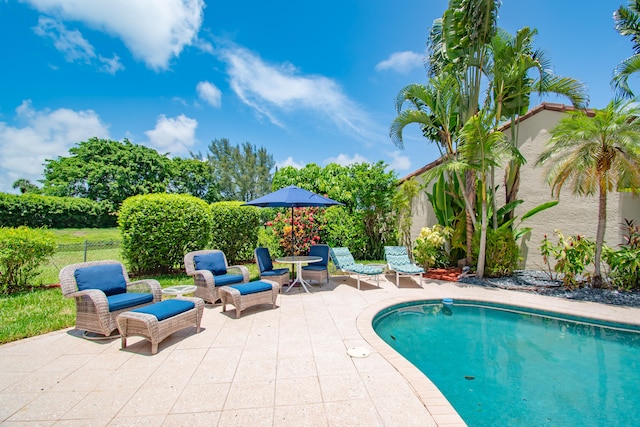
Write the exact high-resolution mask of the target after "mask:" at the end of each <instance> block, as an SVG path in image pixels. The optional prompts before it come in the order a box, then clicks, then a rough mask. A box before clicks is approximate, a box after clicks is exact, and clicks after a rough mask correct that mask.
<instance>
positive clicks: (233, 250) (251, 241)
mask: <svg viewBox="0 0 640 427" xmlns="http://www.w3.org/2000/svg"><path fill="white" fill-rule="evenodd" d="M242 205H243V202H217V203H213V204H212V205H211V247H212V248H215V249H220V250H221V251H223V252H224V254H225V256H226V257H227V261H228V262H229V263H230V264H237V263H238V262H241V261H250V260H252V259H253V250H254V249H255V247H256V244H257V243H258V229H259V228H260V224H261V220H260V209H259V208H256V207H255V206H242Z"/></svg>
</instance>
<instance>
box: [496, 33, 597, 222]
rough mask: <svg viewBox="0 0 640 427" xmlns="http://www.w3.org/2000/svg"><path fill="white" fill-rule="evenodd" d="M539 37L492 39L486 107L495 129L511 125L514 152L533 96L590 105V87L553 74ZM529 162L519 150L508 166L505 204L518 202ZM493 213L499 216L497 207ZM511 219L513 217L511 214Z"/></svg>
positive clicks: (521, 35) (503, 35)
mask: <svg viewBox="0 0 640 427" xmlns="http://www.w3.org/2000/svg"><path fill="white" fill-rule="evenodd" d="M536 34H537V31H536V30H531V29H529V28H528V27H524V28H522V29H520V30H518V31H517V32H516V34H515V36H512V35H511V34H509V33H507V32H506V31H504V30H501V29H498V31H497V32H496V34H495V36H494V37H493V38H492V39H491V45H490V48H491V61H490V64H489V67H487V70H486V73H487V76H488V79H489V91H488V94H489V96H487V98H486V100H485V105H486V108H491V109H493V110H494V111H495V114H494V117H495V129H497V128H498V127H499V126H500V124H501V121H502V120H509V121H510V123H511V125H510V127H509V130H510V138H511V142H512V144H513V147H514V148H516V144H517V141H518V129H519V121H518V118H519V116H522V115H523V114H526V112H527V111H528V110H529V107H530V103H531V94H532V93H538V94H541V95H547V94H555V95H561V96H564V97H566V98H568V99H569V100H570V101H571V103H572V104H573V106H574V107H576V108H584V107H585V106H586V103H587V101H588V97H587V94H586V87H585V85H584V84H583V83H582V82H580V81H578V80H576V79H573V78H571V77H562V76H557V75H554V74H553V73H551V71H550V69H551V66H550V61H549V59H548V58H547V57H546V55H545V54H544V52H543V51H541V50H535V49H534V48H533V38H534V36H535V35H536ZM532 73H533V76H532ZM525 161H526V160H525V159H524V158H523V157H522V156H521V155H520V153H519V152H518V151H517V150H515V151H514V156H513V157H512V159H511V160H510V161H509V163H508V164H507V168H506V169H505V177H504V186H505V204H510V203H513V202H515V201H516V200H517V199H518V190H519V188H520V167H521V166H522V165H523V164H524V163H525ZM492 175H493V172H492ZM493 187H494V185H493V184H492V188H493ZM493 199H494V200H495V197H494V198H493ZM493 212H494V214H495V213H496V209H495V206H494V209H493ZM508 217H509V218H510V217H511V213H510V214H508ZM495 226H496V224H494V227H495Z"/></svg>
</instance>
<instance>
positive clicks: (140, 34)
mask: <svg viewBox="0 0 640 427" xmlns="http://www.w3.org/2000/svg"><path fill="white" fill-rule="evenodd" d="M25 1H26V2H27V3H29V4H31V5H32V6H33V7H34V8H36V9H37V10H39V11H40V12H43V13H47V14H51V15H54V16H56V17H58V18H59V19H62V20H73V21H82V22H83V23H84V24H86V25H87V26H89V27H92V28H94V29H96V30H99V31H104V32H106V33H108V34H111V35H114V36H116V37H118V38H120V39H121V40H122V41H123V42H124V44H125V45H126V46H127V47H128V48H129V50H130V51H131V52H132V54H133V56H135V57H136V58H139V59H141V60H142V61H144V62H145V63H146V64H147V65H148V66H149V67H151V68H153V69H156V70H157V69H166V68H168V67H169V62H170V60H171V59H172V58H174V57H177V56H179V55H180V53H181V52H182V50H183V49H184V47H185V46H189V45H191V44H194V43H195V42H196V41H197V34H198V31H199V30H200V26H201V25H202V20H203V13H204V7H205V3H204V0H162V1H153V2H150V1H149V0H91V1H87V0H25Z"/></svg>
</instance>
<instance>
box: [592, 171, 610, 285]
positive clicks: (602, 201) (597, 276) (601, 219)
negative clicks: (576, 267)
mask: <svg viewBox="0 0 640 427" xmlns="http://www.w3.org/2000/svg"><path fill="white" fill-rule="evenodd" d="M606 186H607V182H606V179H605V177H604V176H602V177H601V178H600V185H599V195H598V230H597V231H596V253H595V256H594V260H593V265H594V272H593V287H594V288H600V287H602V285H603V282H602V273H601V271H600V258H601V257H602V245H603V244H604V232H605V228H606V226H607V187H606Z"/></svg>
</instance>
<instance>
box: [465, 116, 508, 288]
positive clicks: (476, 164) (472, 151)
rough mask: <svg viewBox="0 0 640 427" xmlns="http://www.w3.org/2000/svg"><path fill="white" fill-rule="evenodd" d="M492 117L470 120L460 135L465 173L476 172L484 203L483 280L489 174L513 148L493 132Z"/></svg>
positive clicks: (480, 254) (479, 268)
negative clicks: (468, 171) (467, 171)
mask: <svg viewBox="0 0 640 427" xmlns="http://www.w3.org/2000/svg"><path fill="white" fill-rule="evenodd" d="M492 121H493V118H492V116H491V115H490V114H488V113H487V112H486V111H485V110H481V111H480V112H479V113H478V114H476V115H475V116H473V117H472V118H471V119H469V120H468V121H467V123H466V124H465V125H464V127H463V128H462V131H461V132H460V141H461V144H460V161H461V163H462V164H463V166H464V168H465V169H466V170H473V171H475V172H476V173H477V176H478V177H479V180H480V200H481V203H482V205H481V206H482V207H481V209H482V216H481V223H480V224H481V225H480V227H481V229H480V250H479V252H478V265H477V268H476V275H477V276H478V277H479V278H480V279H482V277H483V276H484V264H485V254H486V243H487V222H488V218H487V180H488V175H489V173H490V171H491V170H492V169H493V168H494V167H496V166H498V167H499V166H500V164H501V160H502V159H503V158H504V157H505V155H507V154H508V153H509V152H510V151H511V149H512V148H513V146H512V145H510V144H509V143H508V142H507V140H506V137H505V135H504V134H503V133H502V132H498V131H495V130H493V124H492Z"/></svg>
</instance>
